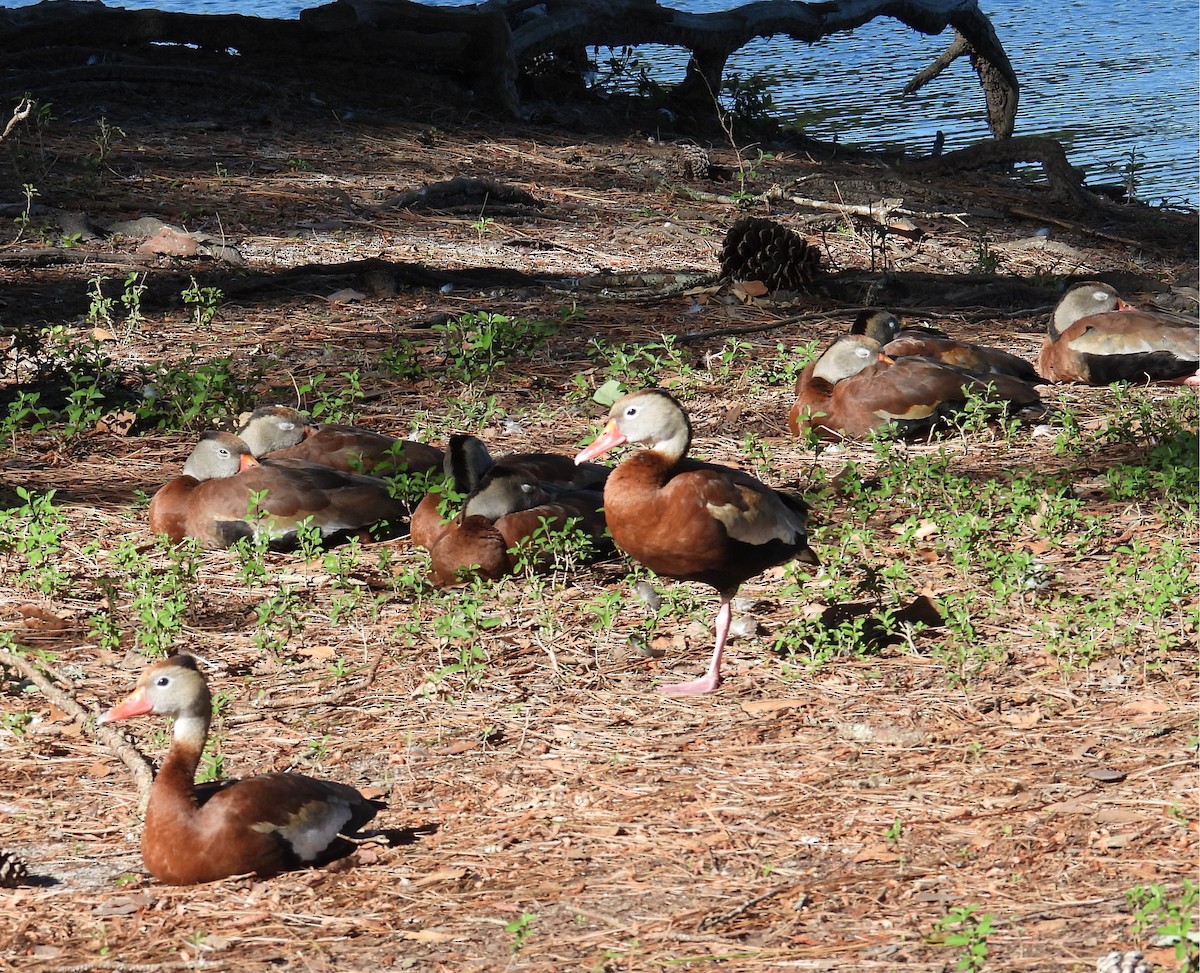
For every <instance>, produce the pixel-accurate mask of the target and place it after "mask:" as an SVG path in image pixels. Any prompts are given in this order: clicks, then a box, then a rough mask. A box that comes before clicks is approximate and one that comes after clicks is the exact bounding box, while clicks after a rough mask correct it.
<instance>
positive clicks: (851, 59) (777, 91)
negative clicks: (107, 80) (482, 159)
mask: <svg viewBox="0 0 1200 973" xmlns="http://www.w3.org/2000/svg"><path fill="white" fill-rule="evenodd" d="M33 2H34V0H0V7H5V6H7V7H22V6H29V5H30V4H31V3H33ZM441 2H443V3H446V4H450V3H452V2H453V0H441ZM660 2H662V3H663V5H664V6H677V7H678V8H680V9H686V10H693V11H700V12H703V11H710V10H720V9H725V8H728V7H730V6H733V5H734V2H735V0H674V2H673V3H672V2H671V0H660ZM110 5H112V6H117V5H118V4H117V3H115V2H114V3H112V4H110ZM119 5H121V6H125V7H128V8H145V7H151V8H157V9H160V10H179V11H187V12H192V13H244V14H254V15H257V16H262V17H277V18H285V19H291V18H295V17H298V16H299V14H300V10H301V9H302V8H303V7H311V6H317V5H318V4H316V3H312V2H309V3H296V2H294V0H124V2H122V3H121V4H119ZM984 9H985V11H986V12H987V13H988V14H989V16H990V17H991V19H992V23H993V25H994V26H995V28H996V33H997V34H998V35H999V37H1000V41H1001V43H1002V44H1003V45H1004V48H1005V50H1006V51H1007V52H1008V56H1009V58H1010V60H1011V61H1012V64H1013V68H1014V69H1015V71H1016V73H1017V78H1018V79H1019V80H1020V82H1021V103H1020V110H1019V111H1018V113H1017V122H1016V131H1015V134H1017V135H1048V136H1051V137H1053V138H1056V139H1058V140H1060V141H1061V142H1062V143H1063V144H1064V145H1065V146H1066V147H1067V155H1068V158H1070V160H1071V162H1072V163H1073V164H1074V165H1076V166H1079V167H1080V168H1082V169H1084V170H1085V171H1086V173H1087V175H1088V181H1089V182H1091V183H1093V184H1096V183H1102V182H1104V183H1124V182H1125V179H1126V175H1127V173H1128V172H1129V171H1130V170H1131V169H1132V172H1133V176H1134V184H1135V187H1136V192H1137V194H1138V196H1139V197H1140V198H1142V199H1145V200H1147V201H1149V202H1152V203H1158V202H1161V201H1168V202H1170V203H1183V204H1186V205H1189V206H1196V205H1197V204H1198V203H1200V150H1198V146H1200V104H1198V95H1197V91H1198V88H1197V83H1198V80H1200V34H1198V31H1197V24H1198V23H1200V0H1183V2H1170V0H1142V2H1140V3H1136V4H1133V3H1112V2H1111V0H1064V2H1061V3H1059V4H1046V3H1044V2H1041V0H987V2H985V3H984ZM950 36H951V35H950V33H949V32H946V33H943V34H941V35H938V36H936V37H929V36H925V35H922V34H918V33H917V32H916V31H913V30H910V29H909V28H907V27H905V26H904V25H902V24H900V23H899V22H898V21H895V20H891V19H890V18H877V19H875V20H873V21H872V22H871V23H869V24H866V25H864V26H863V27H860V28H858V29H857V30H855V31H851V32H849V33H843V34H837V35H835V36H833V37H831V38H826V39H824V40H822V41H821V42H819V43H817V44H815V45H813V46H811V47H809V46H807V45H805V44H802V43H798V42H793V41H790V40H788V39H786V38H772V39H769V40H758V41H754V42H752V43H751V44H749V45H747V46H746V47H744V48H743V49H742V50H741V51H739V52H738V53H737V54H735V55H734V56H733V57H732V58H731V59H730V61H729V65H728V67H727V69H726V73H727V75H728V74H729V73H730V72H735V73H737V74H739V75H740V76H741V77H742V78H743V79H745V78H747V77H749V76H751V75H753V74H755V73H757V72H761V73H762V74H764V75H765V76H768V77H772V78H775V79H778V81H777V82H776V83H774V84H772V86H771V87H770V89H769V90H770V93H771V95H772V97H773V99H774V102H775V114H776V115H777V116H778V117H779V118H781V119H782V120H785V121H794V122H795V123H797V124H799V125H800V126H801V127H802V128H803V130H804V131H805V133H806V134H808V135H810V136H812V137H813V138H817V139H821V140H825V141H830V140H832V139H834V138H837V139H838V140H839V141H840V142H842V143H844V144H852V145H859V146H863V147H868V148H884V147H887V148H896V147H905V148H907V149H909V150H910V151H913V152H917V153H924V152H927V151H928V149H929V147H930V146H931V145H932V143H933V139H934V136H935V133H936V132H937V131H939V130H940V131H942V132H943V133H944V134H945V138H946V149H947V150H952V149H955V148H962V147H963V146H966V145H970V144H972V143H974V142H977V141H979V140H981V139H985V138H988V137H989V133H988V130H987V125H986V122H985V120H984V103H983V91H982V89H981V88H980V87H979V84H978V82H977V81H976V78H975V74H974V72H973V71H972V70H971V68H970V65H969V64H968V63H967V60H966V59H965V58H960V59H959V60H958V61H956V62H955V64H954V65H953V66H952V67H951V68H949V69H947V70H946V71H945V72H943V74H942V75H941V77H939V78H938V79H937V80H936V81H934V82H933V83H931V84H929V85H927V86H926V87H925V88H924V89H922V90H921V91H920V92H918V93H917V94H916V95H914V96H912V97H910V98H907V99H901V97H900V92H901V90H902V89H903V88H904V85H905V84H907V83H908V81H909V80H910V79H911V78H912V76H913V75H915V74H916V73H917V72H918V71H920V70H922V69H923V68H925V67H926V66H928V64H929V62H930V61H932V60H933V59H934V58H935V57H936V56H937V55H938V54H940V53H941V51H942V50H943V49H944V48H945V46H946V45H947V44H948V43H949V41H950ZM604 56H605V55H604V54H603V53H602V54H601V59H603V58H604ZM638 56H639V57H640V58H641V59H642V60H643V61H646V62H649V63H650V64H651V65H652V70H651V74H652V76H653V77H655V79H656V80H659V81H662V82H670V81H675V80H678V79H680V78H682V77H683V71H684V67H685V64H686V53H685V52H683V51H681V50H680V49H678V48H661V47H654V46H649V45H648V46H646V47H643V48H639V50H638Z"/></svg>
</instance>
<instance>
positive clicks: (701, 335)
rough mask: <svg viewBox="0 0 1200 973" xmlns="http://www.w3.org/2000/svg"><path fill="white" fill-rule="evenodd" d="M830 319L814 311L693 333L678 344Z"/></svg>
mask: <svg viewBox="0 0 1200 973" xmlns="http://www.w3.org/2000/svg"><path fill="white" fill-rule="evenodd" d="M827 317H829V315H828V313H827V312H825V311H814V312H811V313H809V314H793V315H792V316H791V317H788V318H780V319H779V320H778V321H770V322H768V323H767V324H739V325H731V326H730V327H728V328H714V329H713V330H712V331H693V332H692V333H691V334H684V335H679V336H678V337H677V338H676V339H675V342H676V344H681V345H686V344H688V343H690V342H692V341H706V340H708V339H709V338H724V337H725V336H727V335H731V334H756V333H757V332H759V331H772V330H774V329H775V328H782V327H784V326H785V325H788V324H798V323H800V322H801V321H817V320H820V319H821V318H827Z"/></svg>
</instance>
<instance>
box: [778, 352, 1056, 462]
mask: <svg viewBox="0 0 1200 973" xmlns="http://www.w3.org/2000/svg"><path fill="white" fill-rule="evenodd" d="M969 392H977V393H979V394H982V395H984V396H985V397H986V398H988V399H989V400H991V401H994V402H996V403H997V404H998V405H999V406H1001V407H1003V408H1004V409H1006V410H1007V411H1012V412H1021V413H1026V414H1030V415H1032V414H1035V413H1040V411H1041V399H1040V398H1039V396H1038V394H1037V391H1036V390H1035V389H1034V388H1033V387H1032V386H1030V385H1027V384H1026V383H1025V382H1022V381H1020V380H1019V379H1015V378H1012V377H1010V376H1008V375H982V376H976V375H974V374H973V373H971V372H969V371H967V370H966V369H963V368H957V367H955V366H954V365H950V364H948V363H946V362H940V361H935V360H934V359H931V358H921V357H905V358H897V359H895V360H893V359H891V358H890V357H888V356H887V355H885V354H884V353H883V349H882V348H881V347H880V344H879V342H878V341H876V340H875V339H874V338H868V337H867V336H866V335H843V336H842V337H840V338H838V339H837V340H836V341H834V342H833V344H831V345H830V346H829V347H828V348H827V349H826V350H825V351H824V353H823V354H822V355H821V356H820V357H819V358H818V359H817V361H816V362H815V363H814V364H813V368H812V369H811V371H808V372H806V373H805V374H802V375H801V376H800V378H799V379H798V380H797V382H796V401H795V402H794V403H793V404H792V408H791V411H790V412H789V413H788V428H789V429H791V431H792V433H793V434H794V435H797V436H798V435H800V434H801V433H803V432H805V431H807V430H810V429H811V430H812V431H813V432H814V433H815V434H816V435H817V436H819V437H820V438H822V439H861V438H863V437H865V436H867V435H869V434H870V433H871V432H872V431H873V430H875V429H879V428H881V427H883V426H886V425H888V424H889V423H891V424H894V425H895V426H896V429H897V432H898V433H899V434H900V435H901V436H904V437H907V438H913V437H917V436H923V435H926V434H928V433H929V432H931V431H933V430H934V429H936V428H937V427H938V426H939V425H944V424H945V423H946V422H948V421H949V420H950V419H952V418H953V417H954V416H955V415H956V414H957V413H959V412H961V411H962V409H963V407H964V406H965V405H966V403H967V398H968V393H969Z"/></svg>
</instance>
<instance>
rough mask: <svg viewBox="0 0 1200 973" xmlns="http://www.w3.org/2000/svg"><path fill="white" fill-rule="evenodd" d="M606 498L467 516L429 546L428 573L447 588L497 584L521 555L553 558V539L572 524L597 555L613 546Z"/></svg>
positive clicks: (573, 496)
mask: <svg viewBox="0 0 1200 973" xmlns="http://www.w3.org/2000/svg"><path fill="white" fill-rule="evenodd" d="M603 506H604V495H603V494H602V493H600V492H598V491H595V490H573V491H569V492H566V493H563V494H561V495H559V496H557V497H555V498H553V499H546V500H545V501H543V502H541V503H539V504H537V505H536V506H533V507H528V508H526V509H524V510H516V511H513V512H512V513H509V514H505V515H504V516H502V517H498V518H497V519H496V520H495V521H491V520H488V518H486V517H482V516H479V515H478V514H472V515H468V514H466V513H465V512H464V513H462V514H460V515H459V516H457V517H455V518H453V519H452V520H451V521H450V522H449V523H447V524H445V525H444V527H443V530H442V531H441V532H440V533H439V534H438V536H437V537H436V539H435V540H434V541H433V543H432V545H431V546H430V548H429V573H430V576H431V578H432V579H433V583H434V585H435V586H437V587H439V588H446V587H449V586H451V585H454V584H461V583H462V582H463V581H466V580H469V579H470V578H472V577H481V578H488V579H490V580H493V581H495V580H498V579H499V578H503V577H505V576H506V575H509V574H512V573H513V572H514V571H515V570H516V569H517V566H518V565H519V564H520V562H521V559H522V556H524V558H525V559H526V560H527V561H529V562H533V563H545V562H546V561H548V560H549V559H550V551H549V549H548V548H549V547H550V537H549V536H547V535H551V534H554V533H556V532H561V531H563V530H566V529H567V528H568V527H569V526H570V527H573V528H575V529H577V530H581V531H583V532H584V533H585V534H587V535H588V536H589V537H590V538H591V541H592V545H593V547H594V548H595V550H596V551H597V552H603V551H605V550H608V549H610V548H611V541H610V540H609V538H608V536H607V532H606V524H605V517H604V510H603Z"/></svg>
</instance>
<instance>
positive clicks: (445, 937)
mask: <svg viewBox="0 0 1200 973" xmlns="http://www.w3.org/2000/svg"><path fill="white" fill-rule="evenodd" d="M401 935H402V936H403V937H404V938H405V939H411V940H412V941H413V942H416V943H448V942H450V941H451V940H452V939H454V935H453V933H448V932H442V931H441V930H439V929H418V930H416V931H415V932H413V931H411V930H407V929H406V930H404V932H402V933H401Z"/></svg>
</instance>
